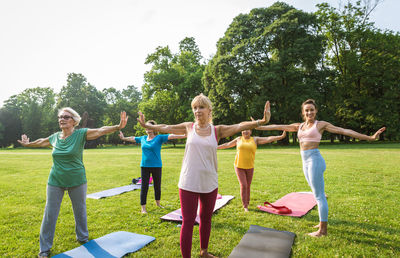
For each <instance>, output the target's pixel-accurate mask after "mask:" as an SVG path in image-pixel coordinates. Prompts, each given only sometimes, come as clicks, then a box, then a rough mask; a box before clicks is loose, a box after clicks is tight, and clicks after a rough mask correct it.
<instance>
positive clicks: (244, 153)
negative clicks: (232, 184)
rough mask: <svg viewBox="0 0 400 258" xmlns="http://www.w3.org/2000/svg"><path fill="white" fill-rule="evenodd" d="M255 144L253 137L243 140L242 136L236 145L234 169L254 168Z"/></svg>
mask: <svg viewBox="0 0 400 258" xmlns="http://www.w3.org/2000/svg"><path fill="white" fill-rule="evenodd" d="M256 150H257V144H256V143H255V142H254V139H253V137H250V138H249V139H245V138H244V137H243V136H241V137H240V139H239V140H238V141H237V143H236V157H235V167H237V168H242V169H250V168H254V159H255V158H256Z"/></svg>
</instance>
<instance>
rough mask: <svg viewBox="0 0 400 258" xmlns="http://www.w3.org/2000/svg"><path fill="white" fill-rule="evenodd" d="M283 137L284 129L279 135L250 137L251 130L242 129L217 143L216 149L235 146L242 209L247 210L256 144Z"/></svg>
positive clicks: (236, 170)
mask: <svg viewBox="0 0 400 258" xmlns="http://www.w3.org/2000/svg"><path fill="white" fill-rule="evenodd" d="M285 137H286V132H285V131H284V132H283V133H282V134H281V135H279V136H269V137H251V130H244V131H242V136H239V137H237V138H236V139H234V140H232V141H230V142H227V143H224V144H221V145H218V149H227V148H232V147H234V146H236V150H237V151H236V157H235V172H236V175H237V178H238V180H239V184H240V197H241V198H242V203H243V208H244V211H246V212H247V211H249V209H248V206H249V203H250V185H251V181H252V180H253V173H254V160H255V157H256V150H257V145H259V144H266V143H271V142H274V141H277V140H281V139H283V138H285Z"/></svg>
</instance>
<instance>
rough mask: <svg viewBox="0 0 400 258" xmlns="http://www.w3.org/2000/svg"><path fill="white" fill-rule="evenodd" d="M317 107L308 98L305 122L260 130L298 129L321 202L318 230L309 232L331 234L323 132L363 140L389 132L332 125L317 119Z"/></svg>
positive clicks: (308, 175) (304, 106) (311, 183)
mask: <svg viewBox="0 0 400 258" xmlns="http://www.w3.org/2000/svg"><path fill="white" fill-rule="evenodd" d="M317 112H318V110H317V106H316V104H315V101H314V100H312V99H308V100H306V101H305V102H303V104H302V105H301V113H302V115H303V120H304V122H303V123H294V124H290V125H268V126H260V127H257V128H256V129H257V130H284V131H288V132H297V135H298V138H299V142H300V150H301V157H302V160H303V172H304V176H305V177H306V180H307V182H308V184H309V186H310V187H311V190H312V192H313V194H314V196H315V199H316V201H317V204H318V213H319V220H320V222H319V224H318V225H317V226H316V227H318V230H317V231H316V232H313V233H309V235H310V236H313V237H320V236H324V235H327V234H328V202H327V201H326V196H325V189H324V171H325V168H326V166H325V160H324V158H322V156H321V154H320V152H319V150H318V146H319V143H320V140H321V136H322V133H323V132H324V131H328V132H330V133H335V134H342V135H347V136H350V137H353V138H357V139H360V140H367V141H374V140H376V139H378V138H379V135H380V134H381V133H382V132H383V131H385V129H386V128H385V127H382V128H381V129H379V130H378V131H376V133H375V134H374V135H372V136H368V135H365V134H360V133H357V132H355V131H353V130H350V129H344V128H341V127H337V126H334V125H332V124H331V123H328V122H325V121H317V120H316V115H317Z"/></svg>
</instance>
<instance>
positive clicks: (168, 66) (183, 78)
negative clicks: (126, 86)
mask: <svg viewBox="0 0 400 258" xmlns="http://www.w3.org/2000/svg"><path fill="white" fill-rule="evenodd" d="M201 59H202V56H201V53H200V50H199V48H198V46H197V45H196V43H195V40H194V38H185V39H183V40H182V41H181V42H180V43H179V53H177V54H172V53H171V51H170V49H169V47H158V48H157V49H156V51H155V52H154V53H152V54H150V55H148V56H147V58H146V62H145V63H146V64H150V65H152V68H151V69H150V71H148V72H146V73H145V76H144V78H145V84H144V85H143V87H142V93H143V101H142V103H140V105H139V108H140V110H141V111H142V112H143V113H144V114H145V115H146V117H147V118H149V119H153V120H155V121H157V122H159V123H160V122H161V123H168V124H176V123H180V122H183V121H188V120H192V119H193V115H192V111H191V106H190V103H191V100H192V99H193V97H194V96H196V95H198V94H200V93H201V92H203V90H204V89H203V86H202V83H201V77H202V75H203V71H204V64H202V63H201Z"/></svg>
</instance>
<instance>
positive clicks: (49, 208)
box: [39, 183, 89, 256]
mask: <svg viewBox="0 0 400 258" xmlns="http://www.w3.org/2000/svg"><path fill="white" fill-rule="evenodd" d="M65 191H68V195H69V198H70V199H71V203H72V209H73V211H74V217H75V232H76V239H77V240H78V241H82V242H84V241H87V240H88V237H89V232H88V227H87V219H86V191H87V184H86V183H85V184H83V185H79V186H75V187H66V188H64V187H57V186H51V185H47V200H46V207H45V209H44V215H43V221H42V226H41V228H40V240H39V243H40V253H39V255H41V256H49V254H50V248H51V247H52V245H53V239H54V233H55V230H56V222H57V218H58V213H59V211H60V206H61V202H62V199H63V196H64V192H65Z"/></svg>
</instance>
